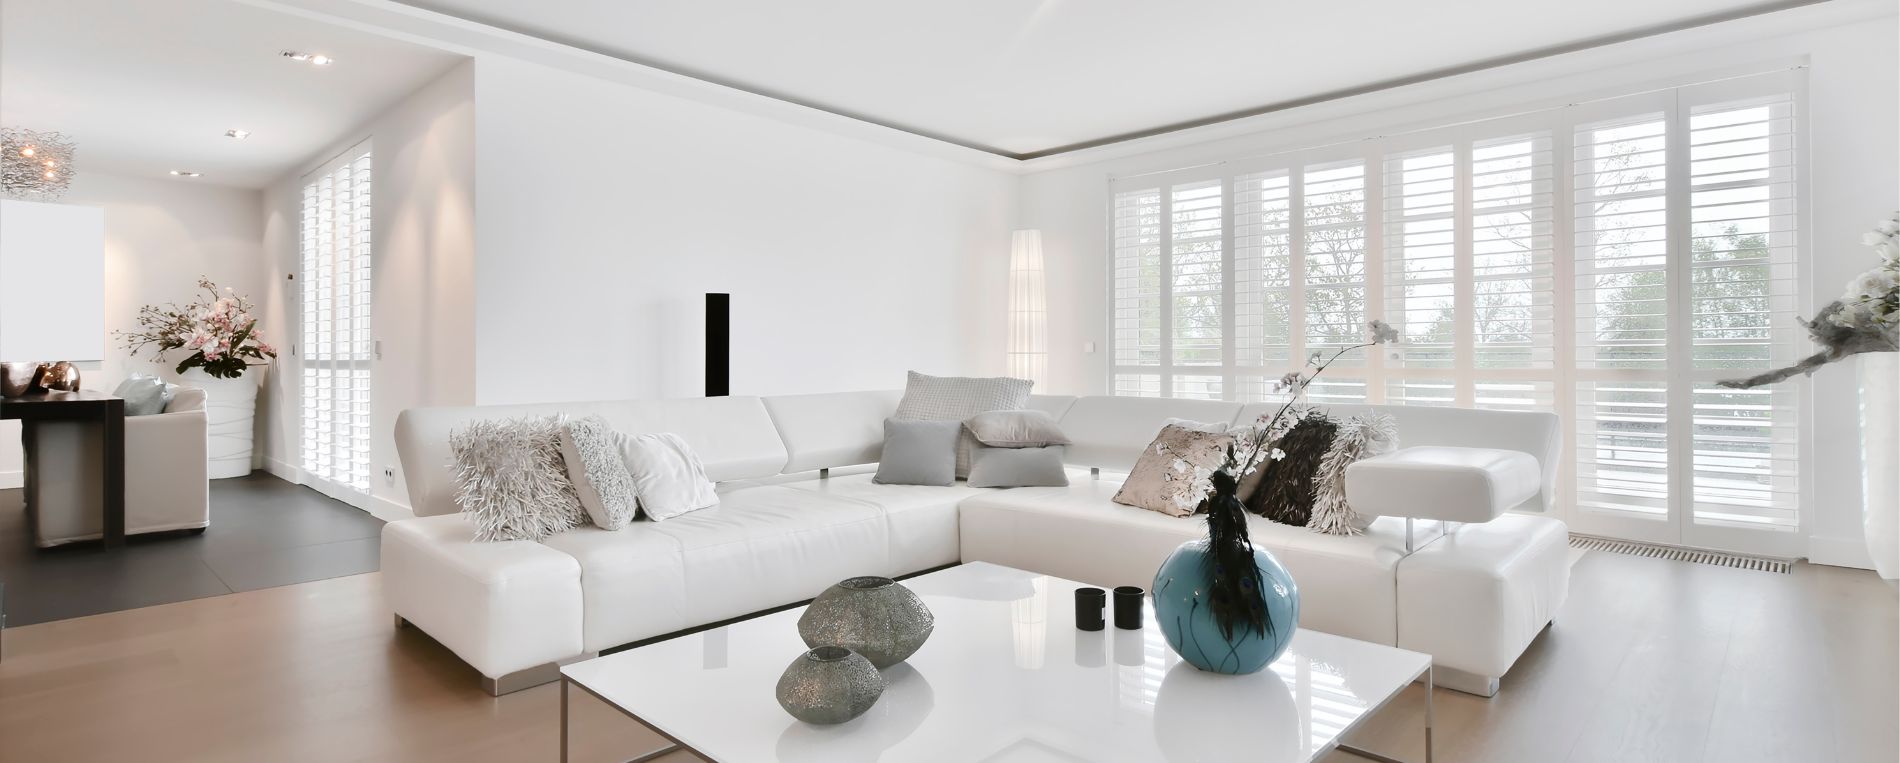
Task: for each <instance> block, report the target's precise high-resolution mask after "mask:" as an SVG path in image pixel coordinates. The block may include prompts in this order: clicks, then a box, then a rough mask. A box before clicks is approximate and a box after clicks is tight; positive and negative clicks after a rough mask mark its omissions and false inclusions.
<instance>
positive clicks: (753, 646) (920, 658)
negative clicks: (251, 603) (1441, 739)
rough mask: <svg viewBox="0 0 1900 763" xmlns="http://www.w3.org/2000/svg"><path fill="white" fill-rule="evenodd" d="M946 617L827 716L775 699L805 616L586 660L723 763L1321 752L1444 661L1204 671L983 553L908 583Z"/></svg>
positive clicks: (612, 699)
mask: <svg viewBox="0 0 1900 763" xmlns="http://www.w3.org/2000/svg"><path fill="white" fill-rule="evenodd" d="M904 584H905V585H906V586H909V587H910V588H911V590H913V591H916V592H917V594H918V595H919V596H921V597H923V599H924V601H925V603H926V604H927V605H928V606H929V607H930V609H931V611H932V612H934V613H935V614H936V631H935V632H934V633H933V634H932V635H931V637H930V640H929V641H928V642H926V643H925V644H924V646H923V648H922V649H920V650H918V652H917V653H916V654H914V655H912V656H911V658H910V659H909V660H908V661H906V662H904V663H901V664H899V665H895V666H892V667H890V668H888V669H886V670H885V671H884V678H885V683H886V688H885V690H884V694H883V696H882V697H880V698H879V699H878V701H877V704H876V705H875V706H873V707H872V708H871V710H870V711H869V712H867V713H865V714H864V715H862V716H860V717H858V718H856V719H854V720H852V721H850V722H847V723H843V724H839V725H836V726H813V725H809V724H806V723H803V722H800V721H798V720H795V719H793V718H792V717H791V716H790V715H787V714H786V713H785V711H784V710H783V709H782V708H780V707H779V706H778V702H777V700H776V699H774V696H773V688H774V686H775V685H776V684H777V682H778V678H779V675H780V674H781V673H782V672H783V671H784V670H785V667H786V666H787V665H789V664H790V663H791V662H792V660H793V659H795V658H797V657H799V655H800V654H802V653H803V652H804V651H805V645H804V643H803V642H802V641H801V640H800V639H799V636H798V629H797V622H798V616H799V614H800V613H801V612H802V611H803V609H802V608H798V609H792V610H787V611H784V612H778V613H774V614H771V615H766V616H763V617H759V618H755V619H752V620H747V621H744V622H740V623H735V624H733V625H729V626H725V627H721V628H716V629H713V630H709V631H704V632H701V633H697V634H692V635H689V636H682V637H680V638H676V639H671V640H668V641H664V642H660V643H656V644H651V645H648V646H643V647H640V648H637V649H632V650H628V651H626V652H621V653H618V654H614V655H611V656H607V657H602V658H598V659H594V660H588V661H586V662H581V663H576V664H573V665H569V666H567V667H565V668H563V669H562V673H563V674H564V675H565V676H566V677H567V678H568V679H569V680H571V681H573V682H575V683H577V684H580V685H581V686H582V687H584V688H586V689H587V690H588V691H590V692H592V693H593V694H595V695H596V696H598V697H600V698H601V699H603V700H605V701H607V702H609V703H611V704H613V705H615V706H617V707H619V708H620V709H621V710H623V711H625V712H626V713H627V714H629V715H631V716H633V717H634V718H636V719H637V720H639V721H640V722H642V723H645V724H647V725H648V726H651V727H653V728H654V729H655V730H657V731H659V732H661V733H663V734H666V735H667V736H669V737H672V738H673V739H675V740H678V741H679V742H680V743H681V744H683V745H685V746H686V747H688V748H690V749H692V750H693V751H695V752H697V753H699V754H701V755H702V756H704V757H707V758H709V759H712V760H716V761H726V762H729V763H738V762H740V761H845V760H888V761H927V760H982V761H1006V762H1012V763H1014V762H1029V761H1077V760H1085V761H1137V760H1139V761H1152V760H1180V761H1189V760H1218V759H1230V760H1241V759H1244V760H1249V761H1266V762H1268V763H1280V762H1282V761H1288V762H1294V761H1311V760H1313V759H1315V758H1317V757H1318V756H1320V755H1322V754H1324V753H1325V752H1327V751H1328V750H1331V749H1332V748H1333V747H1335V746H1336V745H1337V744H1338V743H1339V738H1340V737H1341V736H1342V735H1343V734H1345V733H1346V732H1347V731H1349V730H1350V729H1352V728H1354V727H1355V726H1356V725H1357V724H1358V723H1359V722H1360V721H1361V720H1363V719H1364V718H1366V717H1367V716H1369V715H1371V714H1372V713H1374V712H1376V711H1377V710H1378V709H1379V708H1380V707H1382V706H1384V704H1385V703H1386V702H1387V701H1388V700H1390V699H1391V698H1392V697H1394V696H1396V695H1397V694H1398V693H1399V692H1400V691H1401V690H1403V689H1404V688H1405V687H1406V686H1407V685H1408V684H1410V683H1411V682H1412V681H1414V680H1416V679H1417V678H1419V677H1420V676H1421V675H1423V674H1424V673H1425V671H1426V670H1427V669H1428V668H1429V667H1430V666H1431V658H1430V657H1429V656H1427V655H1424V654H1420V653H1417V652H1410V651H1406V650H1402V649H1395V648H1393V647H1389V646H1383V645H1379V644H1371V643H1366V642H1362V641H1355V640H1352V639H1347V638H1343V637H1339V636H1333V635H1329V634H1324V633H1319V632H1315V631H1307V630H1302V631H1299V632H1298V633H1297V634H1295V636H1294V639H1293V643H1292V646H1291V647H1290V648H1289V649H1288V650H1287V653H1286V654H1285V655H1283V656H1282V657H1281V658H1280V659H1279V660H1278V661H1276V662H1274V664H1273V665H1272V666H1271V667H1270V668H1269V669H1268V670H1264V671H1261V672H1260V673H1257V674H1254V675H1251V676H1227V675H1217V674H1212V673H1204V672H1202V671H1200V670H1198V669H1196V668H1194V667H1193V666H1191V665H1188V664H1187V663H1185V662H1183V661H1182V660H1181V659H1180V657H1179V656H1177V655H1175V653H1174V652H1173V650H1171V649H1169V648H1168V646H1167V643H1166V642H1165V640H1164V639H1163V637H1162V635H1161V630H1160V629H1159V628H1158V627H1156V625H1155V624H1154V619H1153V618H1154V615H1153V608H1152V607H1149V608H1148V609H1149V612H1148V623H1147V625H1146V627H1144V628H1142V629H1140V630H1132V631H1125V630H1117V629H1116V628H1115V627H1114V626H1113V625H1112V624H1111V625H1110V626H1109V627H1108V628H1107V629H1106V630H1103V631H1097V632H1088V631H1081V630H1077V629H1076V628H1075V617H1074V596H1073V594H1072V592H1073V591H1074V589H1075V588H1077V587H1079V585H1080V584H1077V583H1073V582H1070V581H1067V580H1062V579H1060V578H1052V577H1048V576H1044V575H1037V574H1034V573H1030V572H1024V571H1021V570H1015V569H1011V568H1008V567H1001V566H997V565H991V564H983V563H972V564H965V565H962V566H959V567H954V568H951V569H947V570H942V571H939V572H935V573H931V574H929V575H924V576H920V577H917V578H913V579H911V580H907V581H904Z"/></svg>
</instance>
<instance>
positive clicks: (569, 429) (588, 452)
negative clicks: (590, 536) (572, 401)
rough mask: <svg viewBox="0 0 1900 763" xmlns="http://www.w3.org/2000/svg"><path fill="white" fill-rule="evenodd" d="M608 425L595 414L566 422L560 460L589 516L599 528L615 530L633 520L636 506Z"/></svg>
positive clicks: (625, 470)
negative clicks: (564, 465)
mask: <svg viewBox="0 0 1900 763" xmlns="http://www.w3.org/2000/svg"><path fill="white" fill-rule="evenodd" d="M614 435H615V433H614V430H613V427H612V426H609V425H608V424H607V420H606V419H603V418H601V417H599V416H588V417H587V418H584V419H580V420H578V421H570V422H568V423H567V426H564V427H562V428H561V460H562V461H563V462H564V463H565V464H566V466H567V478H568V481H570V482H573V483H574V492H575V494H576V495H577V496H578V497H579V498H580V502H581V507H582V508H585V509H586V510H587V516H588V518H589V519H592V520H594V524H595V525H596V526H598V527H600V528H601V529H603V530H618V529H620V528H622V527H626V526H627V523H628V522H632V521H633V513H634V511H635V510H636V509H638V508H639V504H638V501H639V496H637V495H635V494H634V490H633V475H632V474H631V473H629V472H628V471H627V462H626V461H624V460H622V459H621V457H620V445H619V442H618V438H616V437H615V436H614Z"/></svg>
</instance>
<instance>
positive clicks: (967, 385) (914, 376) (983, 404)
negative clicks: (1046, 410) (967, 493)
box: [896, 371, 1035, 477]
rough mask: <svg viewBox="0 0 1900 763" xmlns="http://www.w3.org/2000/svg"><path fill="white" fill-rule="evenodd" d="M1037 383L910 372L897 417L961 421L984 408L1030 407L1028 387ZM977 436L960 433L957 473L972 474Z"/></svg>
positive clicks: (1006, 409)
mask: <svg viewBox="0 0 1900 763" xmlns="http://www.w3.org/2000/svg"><path fill="white" fill-rule="evenodd" d="M1034 385H1035V382H1033V381H1030V380H1028V379H1011V378H1009V377H1007V376H995V377H988V378H976V377H968V376H931V375H929V374H920V373H917V372H916V371H911V372H910V377H909V379H908V381H907V382H906V383H905V384H904V399H903V400H900V401H898V403H897V414H896V417H897V418H900V419H907V420H908V419H923V420H928V421H956V422H958V423H959V424H961V423H962V422H963V421H965V420H966V419H969V418H970V417H971V416H975V415H977V414H979V413H982V412H984V411H1013V410H1018V409H1021V408H1026V407H1028V406H1029V389H1030V388H1031V387H1032V386H1034ZM974 447H976V438H975V437H972V436H970V435H969V434H968V433H962V432H959V433H958V440H957V453H956V455H957V464H956V476H958V477H962V476H965V475H968V474H969V473H970V450H971V449H972V448H974Z"/></svg>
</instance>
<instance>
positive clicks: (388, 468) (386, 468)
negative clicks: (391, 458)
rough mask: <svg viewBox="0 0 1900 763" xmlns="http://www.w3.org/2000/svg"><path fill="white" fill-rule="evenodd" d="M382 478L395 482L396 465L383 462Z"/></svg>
mask: <svg viewBox="0 0 1900 763" xmlns="http://www.w3.org/2000/svg"><path fill="white" fill-rule="evenodd" d="M383 479H384V480H387V481H389V482H390V483H391V484H394V483H395V482H396V467H395V466H393V465H389V464H384V465H383Z"/></svg>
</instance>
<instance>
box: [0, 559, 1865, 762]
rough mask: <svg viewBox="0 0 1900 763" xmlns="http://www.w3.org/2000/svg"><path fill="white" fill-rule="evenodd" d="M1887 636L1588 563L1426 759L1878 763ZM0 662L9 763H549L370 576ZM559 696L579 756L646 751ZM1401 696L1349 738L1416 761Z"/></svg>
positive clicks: (1674, 576) (127, 627)
mask: <svg viewBox="0 0 1900 763" xmlns="http://www.w3.org/2000/svg"><path fill="white" fill-rule="evenodd" d="M1897 645H1900V615H1896V598H1895V589H1894V588H1893V587H1892V586H1891V585H1890V584H1886V583H1883V582H1881V581H1880V580H1878V579H1877V578H1875V577H1874V576H1873V575H1872V574H1870V573H1865V572H1854V571H1848V570H1841V569H1835V568H1828V567H1812V566H1807V565H1801V566H1799V567H1798V568H1797V570H1796V572H1795V574H1793V575H1777V574H1772V573H1765V572H1751V571H1742V570H1732V569H1725V568H1717V567H1709V566H1699V565H1693V564H1686V563H1680V562H1669V561H1661V560H1652V559H1639V558H1635V557H1628V556H1618V555H1614V554H1606V553H1592V554H1589V555H1587V556H1585V557H1584V558H1583V559H1582V560H1581V561H1579V562H1578V563H1577V565H1576V568H1575V575H1574V578H1573V581H1572V584H1571V594H1570V603H1569V605H1568V606H1567V607H1566V608H1565V610H1564V612H1563V614H1562V616H1561V617H1560V618H1559V619H1558V622H1557V623H1556V624H1555V625H1554V626H1553V628H1552V629H1551V630H1549V631H1547V632H1546V633H1545V634H1544V635H1543V636H1542V637H1541V638H1539V640H1538V642H1537V643H1536V644H1534V645H1533V646H1532V647H1531V650H1530V651H1529V652H1528V653H1527V654H1526V655H1525V656H1524V657H1523V658H1522V659H1521V660H1520V661H1519V662H1518V664H1517V667H1516V668H1515V669H1514V670H1513V671H1512V673H1511V675H1510V676H1508V677H1507V678H1506V679H1505V682H1504V689H1503V691H1502V692H1501V693H1500V694H1499V695H1498V696H1497V697H1496V698H1495V699H1492V700H1481V699H1478V698H1475V697H1471V696H1469V695H1463V694H1457V693H1455V692H1447V691H1440V692H1439V693H1438V695H1437V697H1436V700H1437V707H1436V709H1437V720H1438V734H1437V739H1438V747H1437V753H1438V755H1437V759H1438V760H1440V761H1497V762H1498V763H1526V762H1531V761H1619V762H1621V761H1659V762H1662V761H1667V762H1669V763H1681V762H1683V761H1777V762H1780V761H1816V762H1821V761H1829V762H1831V761H1848V762H1853V761H1868V762H1869V763H1892V761H1895V760H1896V759H1900V740H1897V739H1896V733H1895V721H1896V719H1897V718H1900V698H1897V697H1896V692H1897V691H1900V689H1897V687H1900V654H1897V653H1896V646H1897ZM5 650H6V653H5V658H4V660H0V761H6V762H7V763H26V762H28V761H108V760H111V761H117V760H160V761H343V760H362V761H451V760H452V761H549V760H554V759H555V757H556V750H557V745H558V736H557V734H558V720H557V719H558V717H559V695H558V694H557V691H558V690H557V688H556V686H555V685H548V686H542V687H538V688H535V689H531V690H528V691H524V692H519V693H516V694H512V695H509V696H506V697H501V698H499V699H497V698H491V697H489V696H487V695H486V694H483V693H482V691H481V689H480V688H479V685H478V681H477V677H476V676H475V674H474V672H473V671H472V670H470V669H469V668H467V667H465V666H463V665H462V664H461V663H459V662H457V661H456V660H455V658H454V657H453V656H451V655H450V654H449V653H448V652H447V650H445V649H443V648H442V647H441V646H439V645H437V644H435V643H434V642H432V641H430V640H429V639H428V638H427V637H426V636H424V635H421V634H420V633H418V632H417V631H415V630H414V629H403V630H400V631H399V630H396V629H394V628H392V627H391V623H390V613H389V610H388V608H387V607H386V605H385V604H384V602H383V599H382V594H381V580H380V576H379V575H377V574H369V575H358V576H353V577H345V578H337V579H333V580H326V581H321V582H316V583H306V584H302V585H294V586H286V587H282V588H272V589H268V590H260V591H251V592H245V593H238V594H232V595H228V596H219V597H215V598H209V599H199V600H195V601H188V602H182V603H177V604H168V605H163V606H156V607H149V608H146V609H139V610H131V611H126V612H117V613H112V614H106V615H97V616H93V617H84V618H78V619H73V620H64V621H59V622H53V623H44V624H40V625H33V626H28V627H23V628H13V629H8V630H7V631H6V639H5ZM577 695H578V696H577V697H576V698H575V699H574V706H573V710H574V713H575V718H576V728H577V729H578V732H577V740H576V741H577V744H579V745H580V747H581V749H582V752H583V753H584V754H583V756H581V757H580V758H578V759H580V760H622V759H625V758H629V757H632V756H634V755H638V754H640V753H642V752H644V751H647V750H649V749H653V748H654V747H657V746H658V745H659V744H660V742H659V740H658V739H657V737H654V736H652V735H651V734H650V733H649V732H646V731H644V730H641V729H639V728H638V727H637V726H634V725H633V724H631V723H630V722H628V721H626V720H624V719H623V718H622V717H621V716H619V715H618V714H616V713H615V712H614V711H612V710H610V709H607V708H605V707H603V706H601V705H599V704H598V703H596V702H594V701H593V700H591V699H582V698H581V697H584V696H585V695H580V694H579V693H577ZM1422 695H1423V692H1422V689H1421V688H1419V687H1417V686H1414V687H1413V688H1412V689H1410V690H1409V691H1408V692H1407V693H1406V695H1405V696H1403V697H1401V698H1400V699H1398V700H1396V701H1395V702H1394V703H1393V705H1392V706H1391V707H1390V708H1388V709H1387V710H1386V711H1385V712H1384V713H1383V714H1382V715H1381V716H1380V717H1379V718H1377V719H1374V721H1373V722H1372V723H1371V725H1370V727H1369V728H1367V729H1365V730H1363V731H1362V732H1361V733H1359V734H1356V735H1355V736H1353V737H1352V738H1351V741H1352V742H1354V743H1356V744H1359V745H1361V746H1363V747H1368V748H1372V749H1375V750H1381V751H1386V752H1388V753H1389V754H1394V755H1397V756H1399V757H1402V758H1405V759H1406V760H1414V761H1416V760H1423V758H1422V747H1421V740H1420V731H1419V729H1420V724H1421V721H1422V713H1423V701H1422V700H1423V696H1422ZM662 760H663V761H666V763H676V762H677V763H685V761H689V760H691V758H690V757H689V756H687V755H685V754H684V753H678V754H675V755H672V756H669V757H668V758H662ZM1358 760H1360V759H1359V758H1354V757H1350V756H1347V755H1345V754H1343V753H1335V754H1334V755H1332V756H1330V757H1329V758H1328V763H1333V762H1334V761H1338V762H1340V763H1344V762H1345V761H1358Z"/></svg>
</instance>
